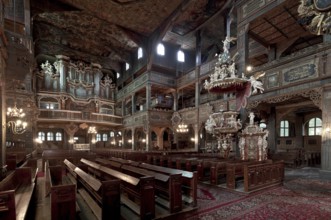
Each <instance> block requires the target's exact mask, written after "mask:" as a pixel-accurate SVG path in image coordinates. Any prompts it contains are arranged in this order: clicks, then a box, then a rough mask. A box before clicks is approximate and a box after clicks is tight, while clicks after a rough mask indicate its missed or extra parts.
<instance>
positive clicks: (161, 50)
mask: <svg viewBox="0 0 331 220" xmlns="http://www.w3.org/2000/svg"><path fill="white" fill-rule="evenodd" d="M156 54H157V55H159V56H164V55H165V47H164V45H163V44H162V43H159V44H158V45H157V46H156Z"/></svg>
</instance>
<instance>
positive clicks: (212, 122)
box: [205, 115, 216, 133]
mask: <svg viewBox="0 0 331 220" xmlns="http://www.w3.org/2000/svg"><path fill="white" fill-rule="evenodd" d="M215 126H216V122H215V120H214V119H213V117H212V116H211V115H209V118H208V120H207V121H206V125H205V129H206V131H208V132H210V133H212V132H213V131H214V127H215Z"/></svg>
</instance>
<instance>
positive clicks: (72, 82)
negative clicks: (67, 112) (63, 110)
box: [36, 55, 116, 98]
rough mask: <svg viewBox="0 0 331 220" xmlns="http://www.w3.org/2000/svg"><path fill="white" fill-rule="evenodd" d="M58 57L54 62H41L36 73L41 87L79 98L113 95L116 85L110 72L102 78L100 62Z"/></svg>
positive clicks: (108, 96)
mask: <svg viewBox="0 0 331 220" xmlns="http://www.w3.org/2000/svg"><path fill="white" fill-rule="evenodd" d="M56 59H57V60H56V61H55V62H53V64H52V63H51V62H50V61H48V60H46V61H45V62H44V63H41V65H40V71H37V73H36V76H37V79H38V81H39V82H38V86H39V89H46V90H51V91H52V90H54V91H63V92H68V93H71V94H72V95H73V96H74V97H79V98H91V97H95V96H101V97H104V98H110V97H113V96H111V94H112V90H113V89H114V88H116V86H115V84H114V83H113V79H112V78H111V77H110V76H109V75H108V74H106V75H105V76H104V77H103V78H102V75H103V74H102V72H101V66H100V65H99V64H96V63H85V62H82V61H72V60H69V58H67V57H64V56H61V55H58V56H56Z"/></svg>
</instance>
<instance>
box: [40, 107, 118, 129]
mask: <svg viewBox="0 0 331 220" xmlns="http://www.w3.org/2000/svg"><path fill="white" fill-rule="evenodd" d="M39 111H40V114H39V116H38V121H44V122H46V121H49V122H55V121H56V122H59V121H70V122H90V123H94V124H105V125H115V126H120V125H122V117H121V116H116V115H108V114H100V113H91V112H81V111H68V110H55V109H52V110H50V109H39Z"/></svg>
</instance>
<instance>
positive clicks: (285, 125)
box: [279, 120, 290, 137]
mask: <svg viewBox="0 0 331 220" xmlns="http://www.w3.org/2000/svg"><path fill="white" fill-rule="evenodd" d="M279 136H280V137H289V136H290V122H289V121H288V120H281V121H280V123H279Z"/></svg>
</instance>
